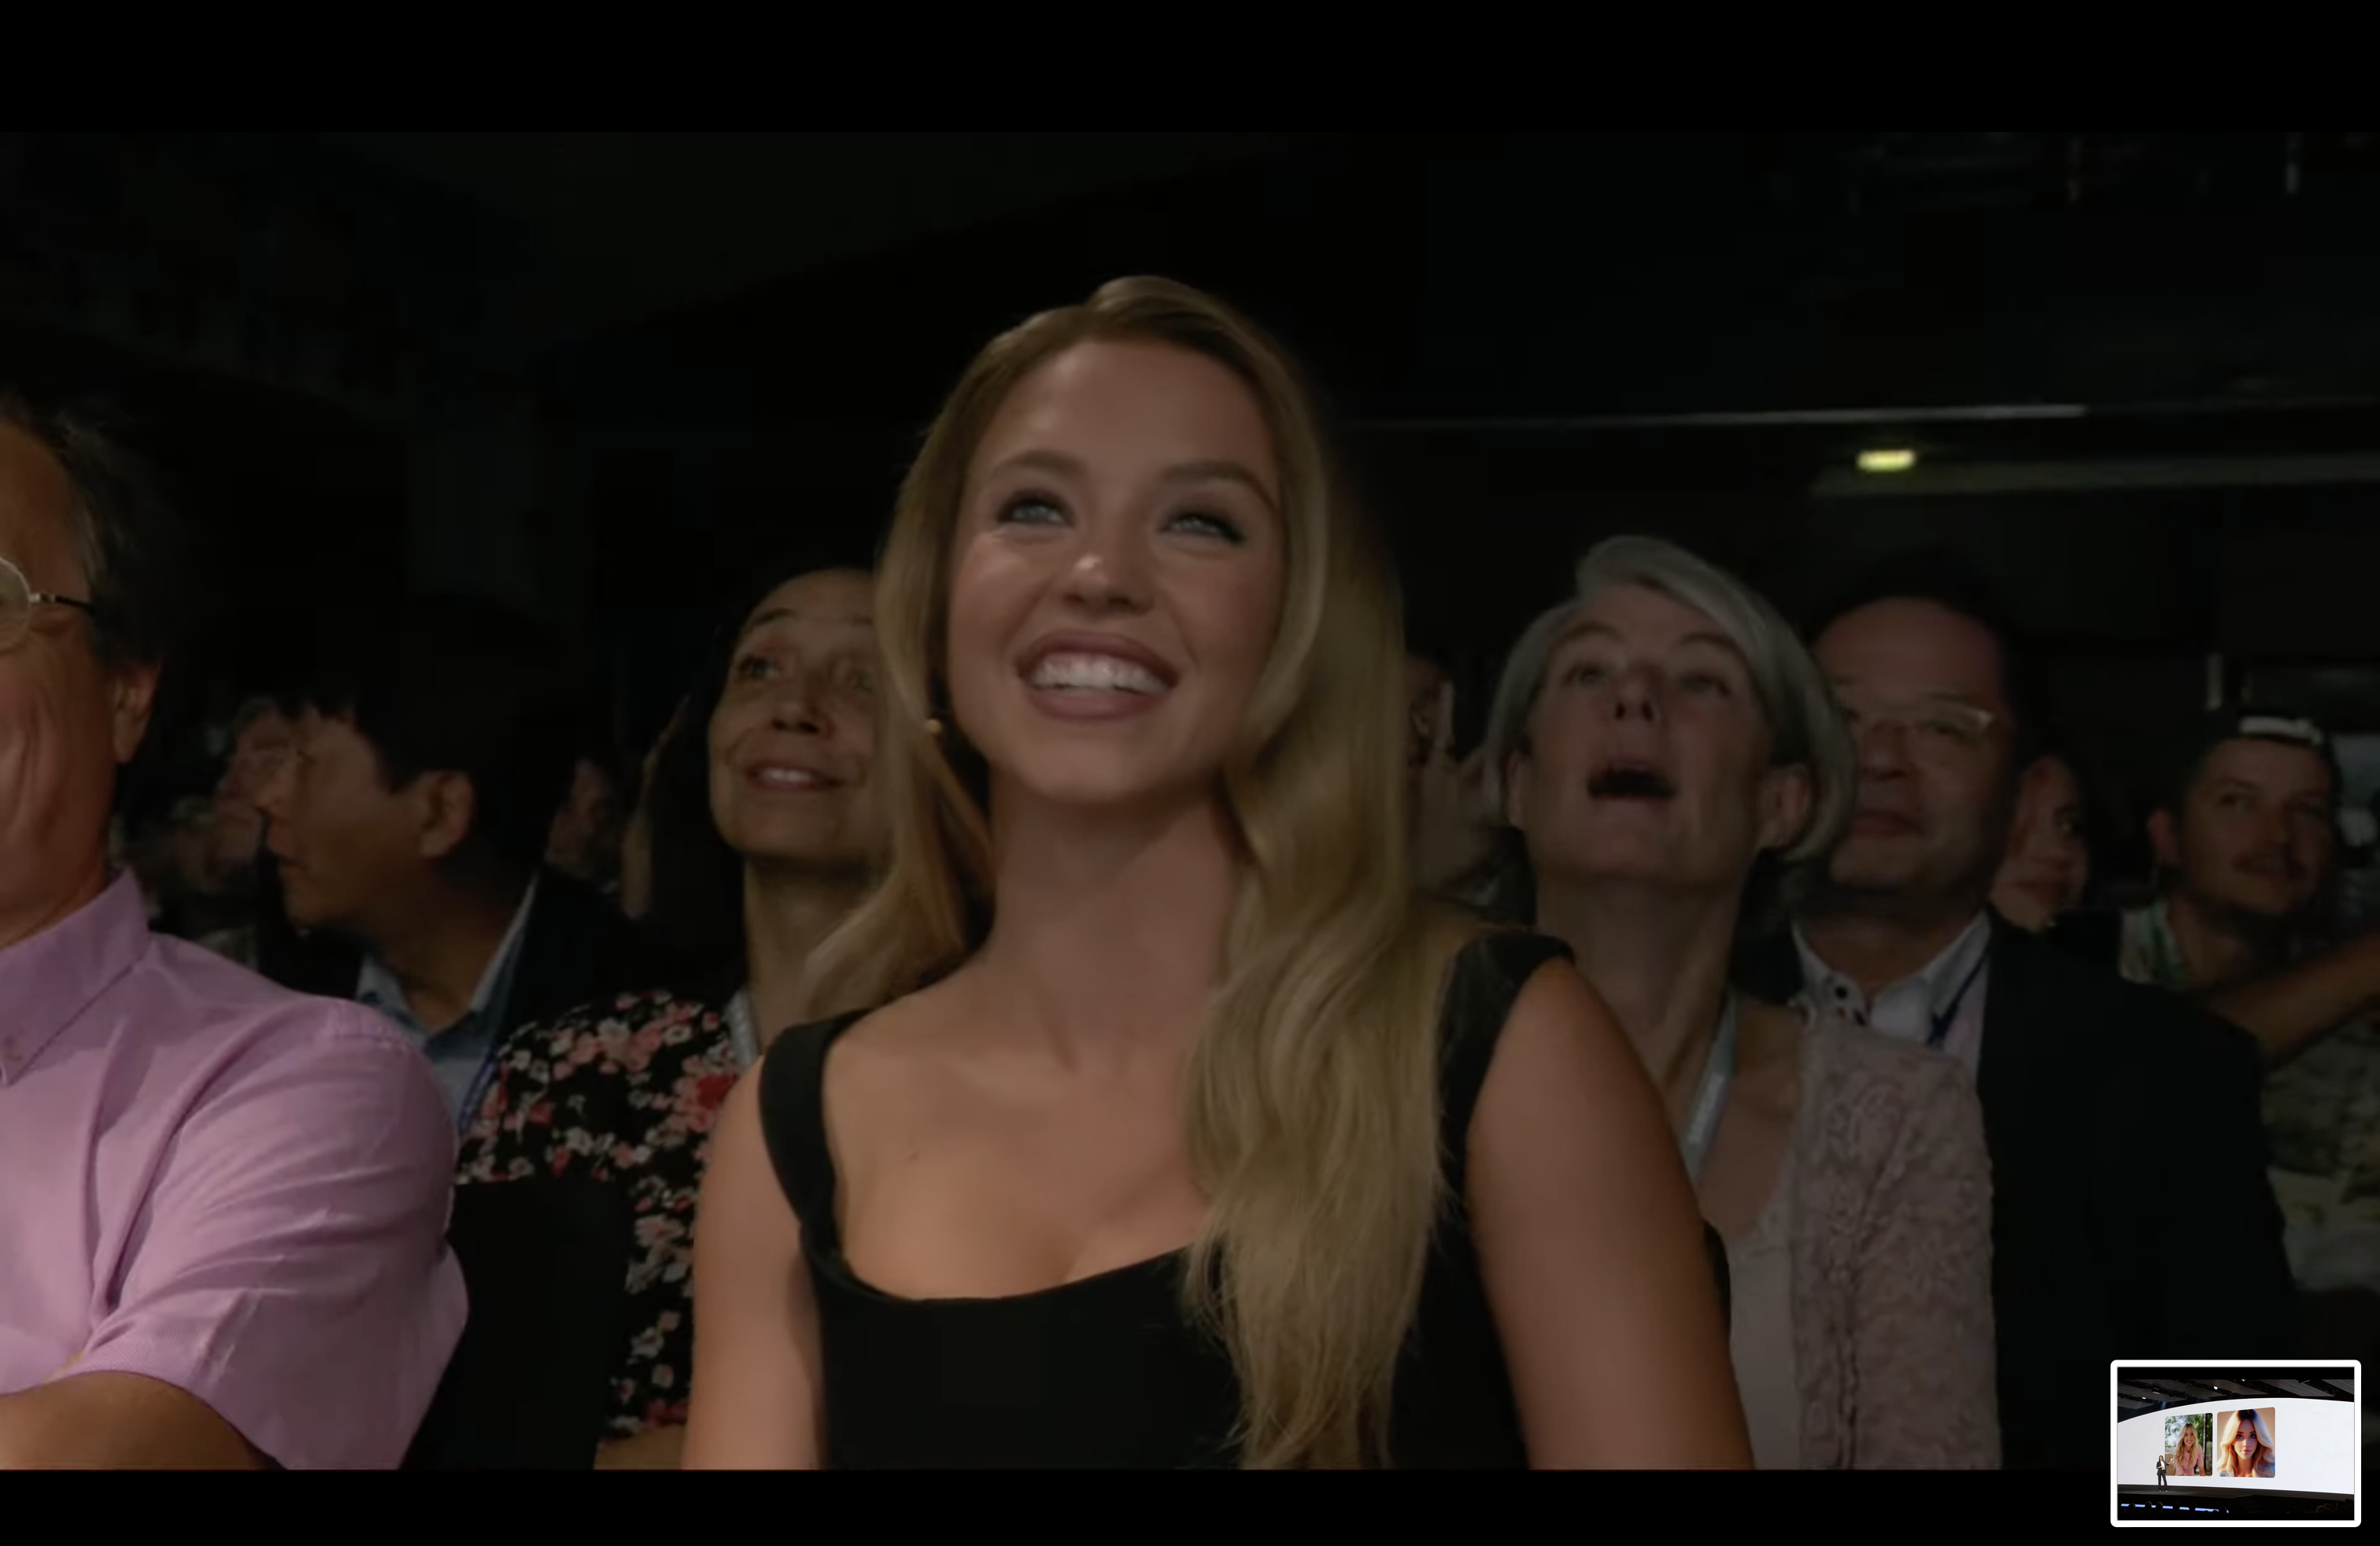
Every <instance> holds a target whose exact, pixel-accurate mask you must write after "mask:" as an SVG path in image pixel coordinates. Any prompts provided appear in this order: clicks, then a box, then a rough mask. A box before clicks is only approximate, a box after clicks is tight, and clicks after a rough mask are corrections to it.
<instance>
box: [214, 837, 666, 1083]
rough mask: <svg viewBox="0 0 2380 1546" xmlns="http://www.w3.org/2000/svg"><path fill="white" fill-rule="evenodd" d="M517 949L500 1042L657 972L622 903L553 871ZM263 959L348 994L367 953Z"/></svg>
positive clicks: (638, 986) (303, 983)
mask: <svg viewBox="0 0 2380 1546" xmlns="http://www.w3.org/2000/svg"><path fill="white" fill-rule="evenodd" d="M520 948H521V954H520V965H519V967H518V968H516V969H515V971H514V974H513V992H512V998H511V1000H510V1002H509V1003H507V1004H505V1005H504V1025H503V1026H502V1027H501V1028H500V1029H499V1030H498V1031H497V1039H498V1041H502V1040H503V1039H504V1037H506V1036H509V1035H511V1034H512V1033H513V1032H514V1031H516V1030H518V1029H520V1028H521V1027H523V1026H529V1025H541V1024H543V1023H545V1022H546V1021H549V1020H552V1019H553V1018H555V1017H556V1016H561V1015H563V1014H565V1013H567V1012H568V1011H570V1010H573V1009H577V1008H578V1007H579V1006H580V1005H582V1004H592V1003H594V1002H596V1001H598V1000H600V999H604V998H608V997H610V996H611V995H613V994H614V993H620V992H639V991H641V990H644V989H647V988H650V987H651V986H652V981H651V978H652V976H653V973H654V971H655V969H656V968H655V967H654V965H653V963H652V962H651V961H650V959H649V958H648V957H649V952H648V951H647V949H646V948H645V945H644V942H643V939H642V937H641V936H640V935H639V934H638V933H637V929H636V926H635V925H633V924H631V923H630V922H629V921H628V920H627V919H625V918H623V917H622V916H621V915H620V910H619V909H618V908H617V907H613V905H612V904H611V903H609V902H607V901H605V900H604V899H603V897H602V896H601V895H598V894H597V893H596V892H595V891H594V890H593V889H592V888H590V887H589V886H586V885H583V884H581V883H578V882H577V881H574V880H571V879H570V878H568V877H567V876H565V875H561V874H557V873H555V872H554V871H553V870H546V871H544V872H543V873H542V874H540V876H539V878H538V883H537V904H536V906H534V907H531V908H530V909H529V914H528V924H527V925H525V926H524V927H523V929H522V931H521V947H520ZM260 964H261V966H262V967H263V968H264V971H265V975H267V976H268V977H271V978H273V980H275V981H277V982H279V983H280V984H281V985H282V986H283V987H285V988H294V989H296V990H297V992H301V993H316V994H320V995H322V996H323V997H325V998H350V999H351V998H353V997H355V996H356V980H357V978H358V976H359V975H360V974H361V972H362V971H363V950H362V948H361V947H360V946H358V945H354V944H350V943H346V942H344V941H335V940H327V939H323V938H322V937H320V936H316V937H314V938H310V939H308V940H307V941H305V942H304V943H303V945H302V947H300V948H297V949H290V950H286V951H285V952H283V953H281V954H280V955H279V956H278V957H277V958H272V959H266V960H264V961H262V962H261V963H260Z"/></svg>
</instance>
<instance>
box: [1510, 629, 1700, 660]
mask: <svg viewBox="0 0 2380 1546" xmlns="http://www.w3.org/2000/svg"><path fill="white" fill-rule="evenodd" d="M1589 637H1593V638H1597V639H1618V638H1619V637H1620V630H1619V629H1617V628H1615V627H1611V626H1610V625H1609V624H1608V623H1575V624H1573V625H1572V626H1571V627H1570V628H1569V630H1568V631H1567V632H1565V633H1564V634H1563V635H1562V636H1561V637H1560V639H1555V640H1554V648H1555V649H1557V650H1559V649H1560V648H1561V647H1562V646H1563V645H1565V644H1568V643H1570V642H1572V641H1573V640H1574V639H1585V638H1589ZM1678 642H1679V643H1680V644H1703V645H1707V646H1709V647H1710V648H1712V649H1714V650H1723V651H1726V652H1727V653H1729V654H1730V655H1733V656H1734V657H1735V658H1736V659H1737V660H1739V661H1741V660H1743V651H1742V650H1740V649H1738V648H1737V647H1736V643H1735V640H1734V639H1730V638H1728V637H1727V635H1725V634H1723V633H1713V632H1711V631H1710V630H1709V629H1707V628H1699V629H1696V630H1695V631H1694V632H1693V633H1690V634H1685V635H1682V637H1680V639H1678Z"/></svg>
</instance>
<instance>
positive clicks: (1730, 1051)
mask: <svg viewBox="0 0 2380 1546" xmlns="http://www.w3.org/2000/svg"><path fill="white" fill-rule="evenodd" d="M1735 1029H1736V1010H1735V995H1734V994H1733V993H1731V992H1730V993H1729V994H1728V995H1727V1004H1726V1007H1725V1008H1723V1009H1721V1010H1720V1011H1719V1017H1718V1041H1714V1042H1712V1043H1711V1050H1710V1062H1709V1063H1708V1064H1706V1065H1704V1068H1703V1084H1702V1089H1701V1090H1698V1091H1696V1092H1695V1095H1694V1108H1693V1114H1692V1115H1691V1116H1689V1117H1688V1118H1687V1120H1686V1136H1685V1138H1684V1140H1683V1143H1682V1148H1683V1149H1684V1150H1685V1156H1686V1175H1689V1176H1690V1177H1692V1178H1693V1179H1694V1180H1696V1181H1699V1180H1701V1179H1702V1174H1703V1160H1704V1157H1705V1156H1706V1155H1707V1154H1709V1152H1710V1145H1711V1138H1712V1137H1713V1135H1715V1134H1716V1133H1717V1132H1718V1117H1719V1113H1720V1111H1721V1110H1723V1109H1724V1108H1725V1106H1726V1104H1727V1087H1728V1086H1729V1085H1730V1084H1731V1083H1733V1082H1734V1080H1735Z"/></svg>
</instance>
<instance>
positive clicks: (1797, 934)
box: [1793, 913, 1992, 1074]
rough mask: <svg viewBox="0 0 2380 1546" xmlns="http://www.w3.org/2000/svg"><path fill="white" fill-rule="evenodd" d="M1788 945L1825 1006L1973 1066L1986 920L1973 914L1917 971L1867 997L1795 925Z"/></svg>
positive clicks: (1987, 944) (1978, 1051)
mask: <svg viewBox="0 0 2380 1546" xmlns="http://www.w3.org/2000/svg"><path fill="white" fill-rule="evenodd" d="M1793 944H1794V947H1795V948H1796V949H1797V950H1798V951H1799V952H1800V953H1801V956H1802V980H1803V989H1804V991H1805V992H1807V993H1808V995H1809V998H1810V1001H1811V1002H1812V1003H1813V1004H1815V1005H1817V1006H1818V1007H1819V1008H1821V1009H1832V1010H1834V1011H1835V1012H1836V1013H1838V1014H1840V1015H1841V1016H1843V1017H1844V1018H1845V1019H1847V1020H1849V1021H1851V1022H1852V1024H1853V1025H1856V1026H1861V1027H1864V1028H1865V1029H1869V1030H1873V1031H1876V1032H1879V1033H1881V1034H1883V1035H1886V1036H1889V1037H1891V1038H1893V1039H1894V1040H1895V1041H1914V1042H1916V1043H1917V1044H1918V1045H1919V1046H1921V1047H1922V1046H1925V1045H1926V1044H1927V1042H1928V1041H1933V1040H1934V1036H1935V1030H1936V1028H1937V1026H1938V1027H1940V1028H1941V1029H1942V1036H1941V1039H1940V1040H1939V1041H1938V1042H1937V1043H1936V1045H1937V1047H1938V1049H1939V1050H1940V1051H1942V1052H1945V1053H1949V1055H1950V1056H1952V1057H1954V1058H1956V1059H1958V1060H1959V1061H1960V1062H1961V1063H1963V1064H1965V1065H1967V1072H1969V1073H1970V1074H1972V1073H1973V1072H1975V1070H1976V1068H1977V1067H1978V1065H1980V1063H1981V1061H1982V1057H1983V1047H1984V995H1985V992H1987V991H1988V990H1989V988H1990V986H1991V983H1990V978H1991V968H1990V958H1991V948H1992V920H1991V915H1990V914H1988V913H1978V914H1977V915H1976V916H1975V920H1974V922H1973V923H1971V924H1969V925H1968V926H1967V928H1966V931H1964V932H1962V933H1961V934H1960V936H1959V937H1958V938H1957V939H1955V940H1952V941H1951V942H1950V943H1949V946H1948V947H1947V948H1946V949H1944V950H1943V952H1942V954H1940V955H1939V956H1935V957H1934V959H1933V960H1932V961H1931V962H1929V963H1928V964H1927V965H1926V967H1925V970H1923V971H1921V972H1919V973H1918V974H1917V975H1916V976H1914V977H1911V978H1906V979H1904V980H1901V981H1899V982H1895V983H1893V984H1892V985H1891V986H1889V987H1888V988H1886V989H1884V990H1883V991H1882V992H1878V993H1877V994H1876V998H1875V1000H1874V1001H1873V1002H1870V1000H1869V999H1868V997H1867V995H1866V994H1864V993H1863V992H1860V988H1859V984H1858V983H1856V982H1853V981H1852V980H1851V979H1850V978H1848V977H1845V976H1844V975H1843V974H1842V973H1840V972H1839V971H1837V970H1835V968H1832V967H1830V966H1828V965H1827V963H1826V962H1825V961H1823V960H1821V959H1820V958H1819V956H1818V953H1817V952H1816V951H1815V950H1813V949H1812V948H1811V947H1810V941H1809V939H1808V937H1807V936H1806V935H1804V934H1803V932H1802V929H1801V925H1799V924H1796V925H1794V927H1793Z"/></svg>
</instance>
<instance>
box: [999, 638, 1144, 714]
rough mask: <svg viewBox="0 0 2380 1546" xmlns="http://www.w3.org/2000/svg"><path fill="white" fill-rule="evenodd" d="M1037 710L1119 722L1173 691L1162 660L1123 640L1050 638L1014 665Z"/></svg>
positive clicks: (1040, 642) (1139, 645)
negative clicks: (1118, 720) (1117, 720)
mask: <svg viewBox="0 0 2380 1546" xmlns="http://www.w3.org/2000/svg"><path fill="white" fill-rule="evenodd" d="M1016 674H1017V676H1019V677H1020V678H1021V679H1022V680H1023V681H1024V683H1025V686H1026V689H1027V690H1028V691H1029V692H1030V693H1031V694H1032V698H1033V701H1034V703H1035V705H1036V706H1037V707H1038V708H1039V709H1041V711H1042V712H1045V713H1048V714H1050V715H1053V716H1054V717H1057V718H1060V719H1074V720H1103V719H1124V718H1128V717H1131V716H1133V715H1135V714H1141V713H1146V712H1148V711H1149V710H1151V709H1153V708H1155V707H1156V706H1157V705H1158V704H1159V703H1160V702H1161V701H1163V700H1164V699H1165V696H1166V695H1167V694H1168V693H1170V692H1172V690H1173V686H1174V683H1175V682H1176V681H1177V680H1178V674H1177V673H1176V672H1175V670H1174V668H1173V667H1172V665H1171V664H1170V663H1167V661H1166V660H1165V659H1164V657H1163V656H1161V655H1159V654H1158V653H1157V652H1156V651H1152V650H1150V649H1148V648H1147V647H1146V646H1144V645H1141V644H1138V643H1135V641H1133V640H1131V639H1122V638H1116V637H1113V636H1108V635H1099V634H1051V635H1050V636H1048V637H1046V638H1044V639H1039V640H1037V641H1036V642H1035V643H1034V645H1033V647H1032V648H1031V649H1029V650H1027V651H1026V652H1025V655H1024V658H1022V659H1021V660H1019V661H1018V662H1017V664H1016Z"/></svg>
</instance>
